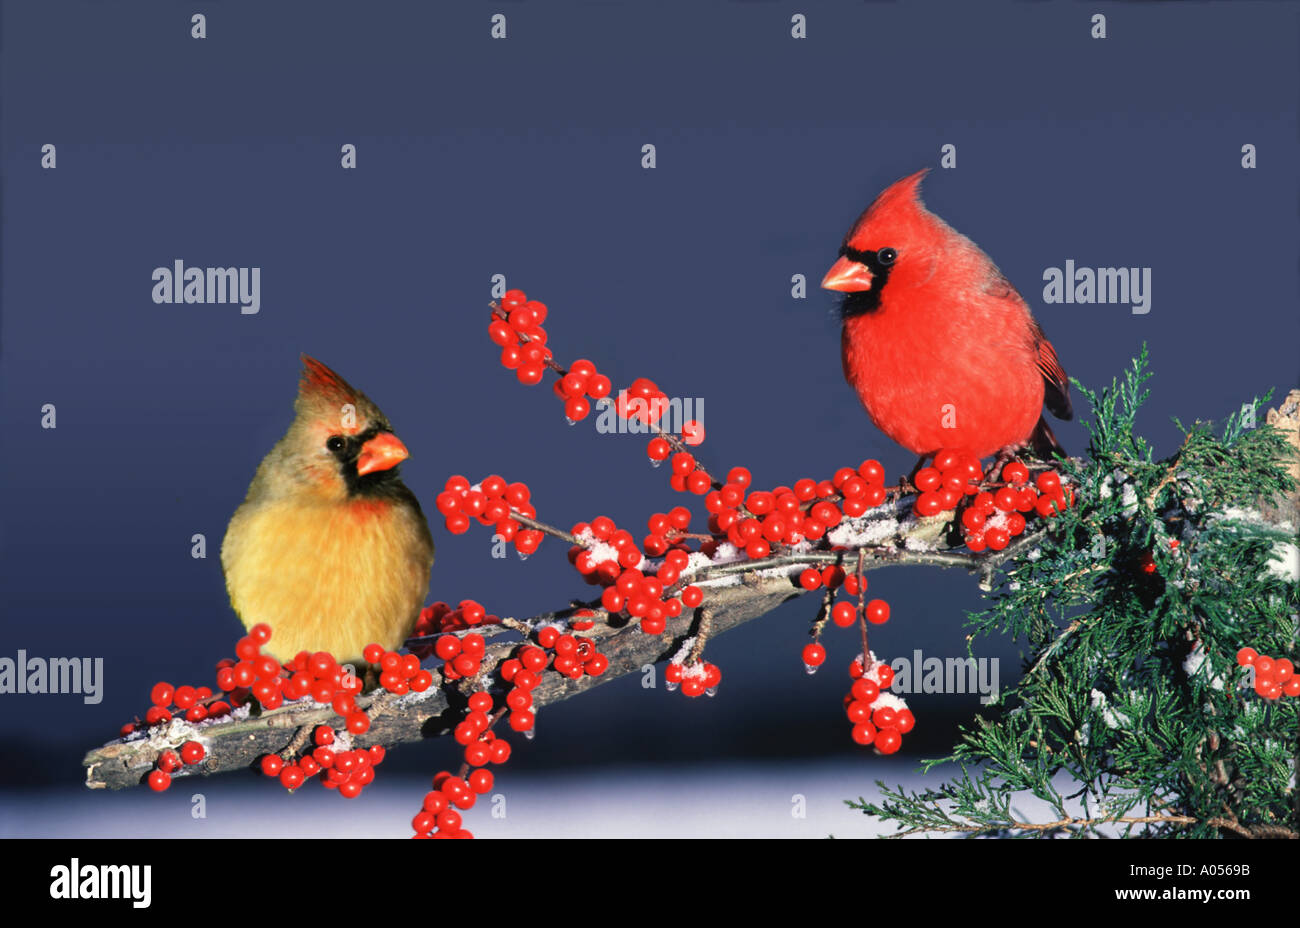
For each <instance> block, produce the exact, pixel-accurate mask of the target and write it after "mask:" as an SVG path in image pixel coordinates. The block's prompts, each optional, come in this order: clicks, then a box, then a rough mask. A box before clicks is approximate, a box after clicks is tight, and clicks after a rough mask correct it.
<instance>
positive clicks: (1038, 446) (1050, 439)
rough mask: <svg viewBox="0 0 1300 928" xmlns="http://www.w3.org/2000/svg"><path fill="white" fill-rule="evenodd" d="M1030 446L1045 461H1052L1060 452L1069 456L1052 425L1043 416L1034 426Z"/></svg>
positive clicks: (1063, 455) (1064, 455) (1062, 455)
mask: <svg viewBox="0 0 1300 928" xmlns="http://www.w3.org/2000/svg"><path fill="white" fill-rule="evenodd" d="M1029 446H1030V447H1031V448H1033V449H1034V454H1036V455H1037V456H1038V457H1040V458H1042V459H1043V460H1045V461H1050V460H1051V459H1052V456H1053V455H1055V454H1059V455H1061V457H1069V455H1067V454H1066V453H1065V449H1064V448H1062V447H1061V443H1060V442H1059V441H1057V440H1056V436H1055V435H1054V434H1053V433H1052V427H1051V426H1050V425H1048V424H1047V420H1046V419H1044V418H1042V417H1041V416H1040V417H1039V419H1038V425H1036V426H1034V432H1033V434H1032V435H1030V436H1029Z"/></svg>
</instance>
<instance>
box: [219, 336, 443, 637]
mask: <svg viewBox="0 0 1300 928" xmlns="http://www.w3.org/2000/svg"><path fill="white" fill-rule="evenodd" d="M294 410H295V411H296V412H297V418H295V419H294V420H293V424H292V425H291V426H289V431H288V432H287V433H286V434H285V436H284V437H283V438H281V439H280V441H279V442H278V443H277V444H276V446H275V447H274V448H272V449H271V452H270V453H269V454H268V455H267V456H266V457H265V458H264V459H263V461H262V463H261V466H259V467H258V468H257V474H256V476H254V477H253V482H252V485H250V486H249V488H248V496H247V498H246V499H245V500H244V503H243V505H242V506H240V507H239V508H238V509H237V510H235V515H234V517H233V518H232V519H231V520H230V527H229V528H228V529H227V530H226V539H225V541H224V542H223V543H222V545H221V566H222V568H223V569H224V570H225V574H226V589H227V591H228V592H229V593H230V604H231V605H232V606H234V607H235V611H236V612H237V613H239V617H240V619H242V620H243V623H244V625H245V626H246V627H248V628H252V627H253V626H254V625H256V624H258V623H260V622H265V623H267V624H268V625H270V626H271V640H270V642H269V643H268V644H267V645H266V647H265V650H266V652H267V653H268V654H271V655H273V656H274V657H277V658H279V659H280V660H282V661H287V660H291V659H292V658H293V657H294V655H296V654H297V653H298V652H299V651H328V652H330V653H331V654H333V655H334V657H335V658H337V659H338V660H339V661H360V660H361V652H362V649H363V648H365V646H366V645H368V644H370V643H371V642H377V643H378V644H381V645H383V646H384V647H385V648H388V649H394V648H399V647H401V645H402V642H403V641H405V640H406V637H407V636H408V635H409V634H410V633H411V630H412V629H413V628H414V627H415V622H416V619H417V618H419V613H420V606H421V605H422V604H423V602H424V596H425V593H426V592H427V591H428V588H429V568H430V567H431V566H432V565H433V539H432V538H431V537H430V535H429V525H428V523H427V522H426V521H425V519H424V514H423V513H422V512H421V511H420V504H419V503H418V502H417V501H416V499H415V495H414V494H413V493H412V492H411V491H410V490H408V489H407V488H406V485H405V484H404V483H402V481H401V479H400V478H399V477H398V475H397V465H398V464H399V463H401V462H402V461H403V460H405V459H406V457H407V450H406V446H405V445H403V444H402V443H401V441H399V440H398V438H397V436H396V435H394V434H393V427H392V426H391V425H390V424H389V422H388V419H387V417H385V416H384V414H383V413H382V412H380V411H379V407H377V406H376V405H375V404H374V403H372V402H371V401H370V400H369V399H368V398H367V397H366V395H365V394H364V393H362V392H361V391H360V390H357V389H355V388H353V387H352V386H350V385H349V384H348V382H347V381H346V380H344V379H343V378H342V377H340V376H339V375H338V374H336V373H334V372H333V371H332V370H330V369H329V368H328V367H326V366H325V365H324V364H321V363H320V362H319V361H317V360H315V359H313V358H308V357H305V356H304V357H303V372H302V381H301V383H300V384H299V387H298V399H297V401H296V402H295V403H294Z"/></svg>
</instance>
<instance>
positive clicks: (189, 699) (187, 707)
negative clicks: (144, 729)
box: [122, 661, 234, 735]
mask: <svg viewBox="0 0 1300 928" xmlns="http://www.w3.org/2000/svg"><path fill="white" fill-rule="evenodd" d="M229 663H234V662H233V661H230V662H229ZM218 666H220V665H218ZM149 699H150V701H151V702H152V703H153V705H152V706H150V707H149V708H148V709H147V710H145V714H144V721H145V724H146V725H151V726H152V725H162V724H165V723H167V722H170V721H171V720H172V718H174V715H173V713H172V711H171V710H172V709H173V708H175V709H176V712H177V714H183V717H184V719H185V721H187V722H202V721H203V720H204V719H216V718H221V717H222V716H223V715H229V714H230V709H231V706H230V703H228V702H226V701H225V700H224V699H213V698H212V689H211V688H210V687H206V686H198V687H195V686H177V687H173V686H172V685H171V684H170V683H155V684H154V687H153V690H152V691H151V692H150V693H149ZM135 730H136V723H135V722H128V723H127V724H126V725H123V726H122V734H123V735H129V734H130V733H131V732H133V731H135Z"/></svg>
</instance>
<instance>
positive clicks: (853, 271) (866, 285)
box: [822, 257, 871, 293]
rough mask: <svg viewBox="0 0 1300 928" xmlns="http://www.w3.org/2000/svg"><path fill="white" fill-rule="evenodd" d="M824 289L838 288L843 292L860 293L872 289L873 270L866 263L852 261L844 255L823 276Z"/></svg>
mask: <svg viewBox="0 0 1300 928" xmlns="http://www.w3.org/2000/svg"><path fill="white" fill-rule="evenodd" d="M822 289H824V290H838V291H839V292H841V293H859V292H861V291H863V290H870V289H871V271H869V270H868V269H867V266H866V265H865V264H859V263H858V262H857V261H850V260H849V258H848V257H842V258H840V259H839V260H838V261H836V262H835V263H834V264H832V265H831V269H830V270H829V271H827V272H826V276H825V277H823V278H822Z"/></svg>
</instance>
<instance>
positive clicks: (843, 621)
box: [831, 601, 858, 628]
mask: <svg viewBox="0 0 1300 928" xmlns="http://www.w3.org/2000/svg"><path fill="white" fill-rule="evenodd" d="M857 617H858V608H857V606H855V605H854V604H853V603H850V602H843V601H841V602H838V603H836V604H835V606H834V608H832V609H831V621H832V622H834V623H835V624H836V625H838V626H839V627H840V628H848V627H849V626H850V625H852V624H853V622H854V620H856V619H857Z"/></svg>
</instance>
